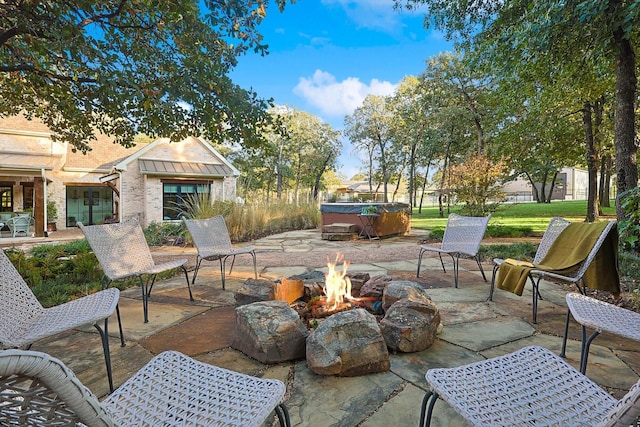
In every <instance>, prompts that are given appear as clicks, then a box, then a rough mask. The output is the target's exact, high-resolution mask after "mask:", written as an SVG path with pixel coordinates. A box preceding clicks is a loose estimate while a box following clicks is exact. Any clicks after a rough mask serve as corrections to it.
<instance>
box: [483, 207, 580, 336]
mask: <svg viewBox="0 0 640 427" xmlns="http://www.w3.org/2000/svg"><path fill="white" fill-rule="evenodd" d="M569 224H571V221H569V220H566V219H564V218H560V217H555V218H551V221H549V225H548V226H547V229H546V230H545V232H544V234H543V235H542V239H541V240H540V244H539V245H538V249H537V250H536V254H535V256H534V257H533V261H532V262H533V264H538V263H540V261H542V259H543V258H544V256H545V255H546V254H547V252H549V249H550V248H551V245H553V242H554V241H555V240H556V238H557V237H558V236H559V235H560V233H562V230H564V229H565V228H567V226H568V225H569ZM503 263H504V260H503V259H501V258H494V259H493V274H492V276H491V288H490V289H489V298H488V301H492V300H493V291H494V289H495V285H496V276H497V274H498V269H499V268H500V266H501V265H502V264H503ZM529 279H530V280H531V284H532V286H533V289H534V291H535V292H538V286H537V285H538V284H537V283H536V282H535V280H534V279H533V277H531V275H530V276H529ZM539 297H540V294H539V293H538V294H537V295H534V296H533V307H534V311H533V323H536V313H537V306H538V298H539ZM540 299H542V298H540Z"/></svg>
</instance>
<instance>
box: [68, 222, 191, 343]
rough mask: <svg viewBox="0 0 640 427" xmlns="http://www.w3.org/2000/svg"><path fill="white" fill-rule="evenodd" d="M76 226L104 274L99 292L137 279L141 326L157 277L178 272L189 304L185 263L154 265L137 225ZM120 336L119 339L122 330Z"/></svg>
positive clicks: (184, 260)
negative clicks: (182, 275)
mask: <svg viewBox="0 0 640 427" xmlns="http://www.w3.org/2000/svg"><path fill="white" fill-rule="evenodd" d="M77 225H78V227H80V229H81V230H82V232H83V233H84V236H85V237H86V238H87V241H88V242H89V245H90V246H91V249H92V250H93V253H94V254H95V256H96V258H98V261H99V262H100V266H101V267H102V270H103V272H104V275H103V276H102V287H103V288H107V287H108V286H109V285H110V284H111V282H113V281H118V280H126V279H130V278H134V277H137V278H138V280H139V281H140V288H141V292H142V309H143V312H144V323H147V322H148V321H149V296H150V295H151V290H152V289H153V285H154V283H155V280H156V277H157V276H158V273H162V272H164V271H169V270H172V269H174V268H181V269H182V271H183V272H184V276H185V278H186V280H187V287H188V289H189V299H190V300H191V301H193V295H192V293H191V286H190V284H189V275H188V274H187V268H186V267H185V264H186V263H187V259H177V260H173V261H168V262H164V263H162V264H156V263H155V261H154V260H153V257H152V256H151V251H150V250H149V245H147V240H146V239H145V237H144V233H143V232H142V228H141V227H140V224H139V223H138V222H137V221H124V222H120V223H114V224H101V225H88V226H87V225H83V224H82V223H80V222H78V223H77ZM120 334H121V335H122V328H121V330H120Z"/></svg>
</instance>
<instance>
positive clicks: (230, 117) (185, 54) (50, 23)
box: [0, 0, 285, 151]
mask: <svg viewBox="0 0 640 427" xmlns="http://www.w3.org/2000/svg"><path fill="white" fill-rule="evenodd" d="M275 3H276V4H277V5H278V6H279V7H280V8H281V9H282V8H283V7H284V3H285V2H284V1H283V0H276V2H275ZM268 4H269V1H268V0H258V1H252V2H247V1H245V0H225V1H222V2H219V1H214V0H205V1H202V2H194V1H191V0H176V1H168V2H164V1H161V2H157V1H154V0H139V1H133V2H104V1H100V2H95V1H93V2H2V3H0V22H1V27H2V28H3V31H2V33H3V38H2V49H1V50H0V64H1V65H0V116H6V115H14V114H17V113H19V112H24V113H25V115H26V116H27V117H28V118H31V117H38V118H40V119H42V121H44V122H45V124H46V125H47V126H48V127H49V128H50V129H51V130H52V131H53V132H54V137H55V138H58V139H61V140H65V141H69V142H71V143H72V144H73V145H74V146H75V147H76V148H77V149H80V150H83V151H84V150H87V149H88V148H89V144H90V141H91V140H93V139H95V135H96V132H97V130H100V131H101V132H102V133H103V134H106V135H112V136H114V137H115V139H116V142H117V143H120V144H122V145H126V146H128V145H130V144H131V143H132V141H133V139H134V136H135V135H136V134H137V133H139V132H141V133H145V134H147V135H149V136H167V137H172V138H173V139H175V140H179V139H182V138H183V137H185V136H188V135H202V134H204V135H205V136H206V137H207V138H208V139H210V140H211V141H225V140H229V141H242V144H243V145H244V146H247V147H251V146H256V145H259V144H260V143H262V141H263V140H262V137H261V135H260V133H259V131H258V129H259V128H261V127H262V126H264V125H266V124H268V123H269V122H270V118H269V117H268V115H267V114H266V109H267V108H268V106H269V105H270V104H271V101H270V100H263V99H259V98H258V97H257V95H256V94H255V93H254V92H251V91H247V90H244V89H242V88H240V87H239V86H237V85H235V84H234V83H233V82H232V81H231V79H230V78H229V74H230V73H231V71H232V69H233V67H234V66H235V65H236V63H237V56H239V55H242V54H243V53H244V52H246V51H247V50H248V49H252V48H253V49H254V50H256V51H259V52H262V53H266V48H267V45H266V44H265V43H264V42H263V41H262V35H261V34H260V33H259V32H258V24H259V23H260V22H261V21H262V19H263V18H264V17H265V15H266V13H267V12H266V10H267V5H268ZM141 41H144V42H141ZM184 104H186V105H188V106H189V108H184V107H181V105H184ZM221 123H224V124H225V125H224V126H222V125H221Z"/></svg>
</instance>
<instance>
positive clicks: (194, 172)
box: [138, 159, 233, 177]
mask: <svg viewBox="0 0 640 427" xmlns="http://www.w3.org/2000/svg"><path fill="white" fill-rule="evenodd" d="M138 164H139V166H140V173H142V174H147V175H173V176H206V177H225V176H233V171H232V170H231V168H229V167H228V166H227V165H224V164H214V163H197V162H174V161H169V160H151V159H138Z"/></svg>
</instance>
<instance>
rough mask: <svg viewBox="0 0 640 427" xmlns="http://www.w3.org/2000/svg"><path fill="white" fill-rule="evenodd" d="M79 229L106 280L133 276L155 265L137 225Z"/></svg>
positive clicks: (119, 224)
mask: <svg viewBox="0 0 640 427" xmlns="http://www.w3.org/2000/svg"><path fill="white" fill-rule="evenodd" d="M78 226H79V227H80V229H81V230H82V232H83V233H84V236H85V237H86V238H87V241H88V242H89V245H90V246H91V249H92V250H93V253H94V254H95V255H96V258H98V262H100V266H101V267H102V270H103V271H104V274H105V276H106V277H108V278H109V280H120V279H124V278H127V277H131V276H135V275H136V274H137V273H138V272H140V271H145V270H148V269H150V268H152V267H153V266H154V265H155V263H154V261H153V257H152V256H151V251H150V250H149V245H148V244H147V240H146V239H145V237H144V233H143V232H142V227H140V224H139V223H138V222H137V221H135V220H129V221H124V222H120V223H114V224H100V225H88V226H87V225H83V224H82V223H78Z"/></svg>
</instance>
